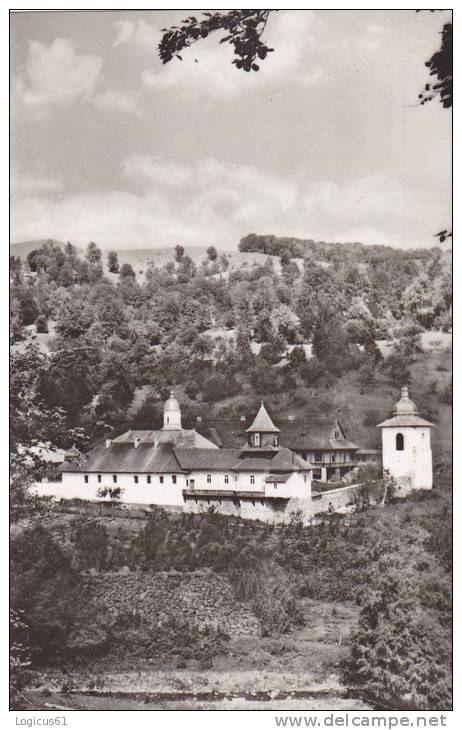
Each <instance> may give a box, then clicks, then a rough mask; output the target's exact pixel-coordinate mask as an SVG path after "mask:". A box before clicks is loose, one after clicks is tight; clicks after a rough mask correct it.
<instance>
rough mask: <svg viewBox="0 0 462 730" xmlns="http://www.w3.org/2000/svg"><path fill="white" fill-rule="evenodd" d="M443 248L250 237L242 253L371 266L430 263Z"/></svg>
mask: <svg viewBox="0 0 462 730" xmlns="http://www.w3.org/2000/svg"><path fill="white" fill-rule="evenodd" d="M439 250H440V249H439V247H437V246H434V247H433V248H430V249H428V248H411V249H401V248H393V247H392V246H379V245H373V246H371V245H366V244H364V243H359V242H354V243H326V242H325V241H314V240H313V239H312V238H294V237H283V236H274V235H272V234H256V233H249V234H248V235H247V236H244V238H241V240H240V242H239V251H241V252H247V253H249V252H252V253H263V254H266V255H267V256H279V257H280V258H282V259H283V260H284V259H292V258H307V257H313V258H314V259H317V260H319V261H328V262H342V261H343V262H347V261H348V262H350V263H357V264H360V263H364V264H367V263H371V262H377V261H384V260H386V259H391V258H393V259H401V260H405V259H412V260H427V259H428V258H431V257H432V256H435V255H438V254H437V252H438V251H439Z"/></svg>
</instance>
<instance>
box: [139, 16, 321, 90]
mask: <svg viewBox="0 0 462 730" xmlns="http://www.w3.org/2000/svg"><path fill="white" fill-rule="evenodd" d="M313 23H314V14H313V13H312V12H311V11H309V10H301V11H297V10H292V11H288V12H287V11H279V12H278V13H273V14H272V16H270V19H269V21H268V25H267V28H266V30H265V40H266V42H267V44H268V45H269V46H270V47H274V48H275V51H274V52H273V53H269V54H268V55H267V57H266V59H265V60H263V61H261V62H259V65H260V67H261V68H260V71H257V72H254V71H252V72H249V73H245V72H243V71H241V70H238V69H236V67H235V66H234V65H233V64H232V63H231V61H232V60H233V58H234V56H233V49H232V47H231V46H230V45H229V44H227V43H224V44H220V43H219V40H220V36H219V35H218V34H216V33H212V34H211V36H210V37H209V38H207V39H206V40H203V41H200V43H198V45H197V46H195V45H193V46H191V47H190V48H188V49H185V50H184V51H183V52H182V54H181V56H182V59H183V60H182V61H180V60H178V59H172V60H171V61H170V62H169V63H167V64H166V65H165V66H161V65H160V63H158V64H157V65H156V66H155V67H153V68H150V69H145V70H144V71H143V73H142V82H143V84H144V85H145V86H146V87H148V88H151V89H153V90H155V91H163V90H170V89H178V90H179V91H181V93H182V94H186V95H190V94H195V95H196V94H197V93H198V92H200V93H201V94H202V95H204V96H208V97H212V98H232V97H233V96H235V95H237V94H240V93H245V92H248V91H250V92H252V91H255V90H256V89H258V88H262V87H265V86H271V85H272V84H275V83H281V82H283V83H284V84H289V83H295V84H296V83H299V82H301V83H302V84H305V85H310V84H314V83H317V82H318V81H319V80H320V79H321V78H322V77H323V70H322V69H321V68H320V67H319V66H315V68H314V70H313V69H312V65H313V64H312V59H311V58H310V56H311V55H312V54H310V51H311V49H312V47H313V45H314V44H315V42H316V41H315V36H314V35H313V32H312V27H313Z"/></svg>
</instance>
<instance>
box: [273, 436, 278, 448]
mask: <svg viewBox="0 0 462 730" xmlns="http://www.w3.org/2000/svg"><path fill="white" fill-rule="evenodd" d="M273 446H279V434H277V433H275V434H274V436H273Z"/></svg>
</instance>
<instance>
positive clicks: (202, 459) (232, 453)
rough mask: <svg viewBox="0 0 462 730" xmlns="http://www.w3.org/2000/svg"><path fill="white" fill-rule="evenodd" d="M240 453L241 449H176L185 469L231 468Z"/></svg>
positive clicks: (177, 456)
mask: <svg viewBox="0 0 462 730" xmlns="http://www.w3.org/2000/svg"><path fill="white" fill-rule="evenodd" d="M239 453H240V452H239V449H181V448H180V449H175V455H176V458H177V459H178V462H179V464H180V465H181V467H182V468H183V469H185V470H189V469H224V470H226V469H228V470H231V469H232V468H233V466H234V464H235V463H236V461H237V459H238V458H239Z"/></svg>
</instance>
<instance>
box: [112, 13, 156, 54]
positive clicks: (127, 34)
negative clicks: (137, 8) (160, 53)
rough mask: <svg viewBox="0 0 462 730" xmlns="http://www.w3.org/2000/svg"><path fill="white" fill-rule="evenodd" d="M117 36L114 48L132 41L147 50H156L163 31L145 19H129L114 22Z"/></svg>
mask: <svg viewBox="0 0 462 730" xmlns="http://www.w3.org/2000/svg"><path fill="white" fill-rule="evenodd" d="M114 27H115V28H116V31H117V36H116V39H115V41H114V44H113V48H117V46H121V45H124V44H126V43H132V44H134V45H135V46H138V47H139V48H141V49H144V50H146V51H151V52H152V51H155V50H156V47H157V44H158V43H159V41H160V39H161V37H162V33H161V32H160V31H159V30H157V29H156V28H154V27H153V26H152V25H149V23H146V22H145V21H144V20H139V21H138V22H137V23H132V22H131V21H129V20H120V21H117V22H116V23H114Z"/></svg>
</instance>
